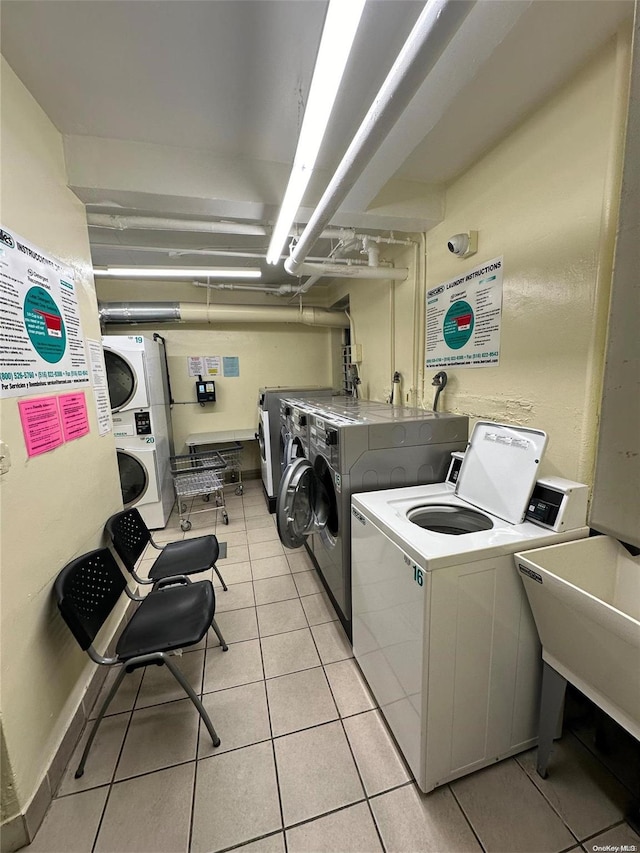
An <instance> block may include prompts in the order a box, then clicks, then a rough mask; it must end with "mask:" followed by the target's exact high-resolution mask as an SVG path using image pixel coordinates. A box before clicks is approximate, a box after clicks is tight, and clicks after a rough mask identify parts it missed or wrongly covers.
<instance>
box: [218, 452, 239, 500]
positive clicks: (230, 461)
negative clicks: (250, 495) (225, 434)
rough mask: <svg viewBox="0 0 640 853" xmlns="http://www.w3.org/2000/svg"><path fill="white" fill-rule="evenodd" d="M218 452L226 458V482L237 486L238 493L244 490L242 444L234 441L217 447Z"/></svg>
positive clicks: (236, 491)
mask: <svg viewBox="0 0 640 853" xmlns="http://www.w3.org/2000/svg"><path fill="white" fill-rule="evenodd" d="M215 452H216V453H218V454H220V456H221V457H222V458H223V459H224V463H225V467H224V475H225V476H224V482H225V485H230V486H235V493H236V495H241V494H242V493H243V492H244V486H243V485H242V444H240V442H239V441H234V442H232V443H231V444H227V445H225V446H224V447H216V450H215Z"/></svg>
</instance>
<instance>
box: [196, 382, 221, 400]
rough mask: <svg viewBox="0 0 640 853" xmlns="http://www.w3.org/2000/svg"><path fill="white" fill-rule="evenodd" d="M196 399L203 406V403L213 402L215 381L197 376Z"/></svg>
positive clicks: (214, 398)
mask: <svg viewBox="0 0 640 853" xmlns="http://www.w3.org/2000/svg"><path fill="white" fill-rule="evenodd" d="M196 400H197V401H198V403H200V405H201V406H204V404H205V403H215V401H216V383H215V382H212V381H210V380H208V379H203V378H202V376H198V381H197V382H196Z"/></svg>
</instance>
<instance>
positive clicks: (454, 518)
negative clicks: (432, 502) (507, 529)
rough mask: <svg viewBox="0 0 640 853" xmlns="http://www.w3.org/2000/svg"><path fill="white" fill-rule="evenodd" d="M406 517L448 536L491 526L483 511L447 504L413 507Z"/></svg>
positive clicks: (420, 525) (434, 531)
mask: <svg viewBox="0 0 640 853" xmlns="http://www.w3.org/2000/svg"><path fill="white" fill-rule="evenodd" d="M407 518H408V519H409V521H410V522H411V523H412V524H417V525H418V527H422V528H424V529H425V530H431V531H432V532H433V533H445V534H447V535H448V536H462V535H463V534H464V533H477V532H478V531H480V530H491V528H492V527H493V522H492V521H491V519H490V518H488V517H487V516H486V515H483V513H481V512H476V510H474V509H466V508H465V507H459V506H449V505H447V504H441V505H439V506H418V507H414V508H413V509H411V510H409V512H408V513H407Z"/></svg>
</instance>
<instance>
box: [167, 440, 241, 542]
mask: <svg viewBox="0 0 640 853" xmlns="http://www.w3.org/2000/svg"><path fill="white" fill-rule="evenodd" d="M226 469H227V461H226V460H225V458H224V456H223V455H222V454H221V453H220V452H219V451H217V450H210V451H207V452H204V453H188V454H185V455H182V456H172V457H171V474H172V476H173V485H174V488H175V491H176V499H177V502H178V512H179V513H180V528H181V529H182V530H184V531H187V530H191V521H190V516H192V515H197V514H198V513H201V512H215V513H218V511H220V512H221V513H222V520H223V521H224V523H225V524H229V514H228V512H227V508H226V506H225V501H224V472H225V470H226ZM212 495H213V498H214V500H213V505H212V506H207V507H203V508H202V509H196V510H194V509H193V508H192V505H191V501H187V498H195V497H201V498H202V500H203V501H204V502H205V503H209V501H210V500H211V496H212ZM216 517H217V515H216Z"/></svg>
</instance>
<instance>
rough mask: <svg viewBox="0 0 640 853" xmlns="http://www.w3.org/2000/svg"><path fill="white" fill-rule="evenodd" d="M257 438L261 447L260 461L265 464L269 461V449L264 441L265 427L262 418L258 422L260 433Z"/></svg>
mask: <svg viewBox="0 0 640 853" xmlns="http://www.w3.org/2000/svg"><path fill="white" fill-rule="evenodd" d="M256 437H257V439H258V445H259V447H260V459H262V461H263V462H266V461H267V447H266V442H265V440H264V427H263V426H262V418H260V420H259V421H258V432H257V433H256Z"/></svg>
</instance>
